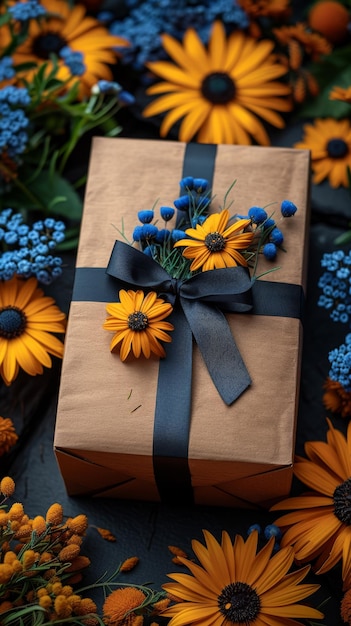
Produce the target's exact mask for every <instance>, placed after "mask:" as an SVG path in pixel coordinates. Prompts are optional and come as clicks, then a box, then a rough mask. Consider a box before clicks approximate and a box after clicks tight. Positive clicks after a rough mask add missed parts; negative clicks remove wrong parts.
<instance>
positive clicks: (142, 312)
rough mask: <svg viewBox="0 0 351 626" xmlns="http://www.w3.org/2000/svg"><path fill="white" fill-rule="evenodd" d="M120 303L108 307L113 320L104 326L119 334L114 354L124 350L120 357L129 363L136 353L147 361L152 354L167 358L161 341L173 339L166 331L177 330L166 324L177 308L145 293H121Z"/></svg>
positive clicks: (112, 345)
mask: <svg viewBox="0 0 351 626" xmlns="http://www.w3.org/2000/svg"><path fill="white" fill-rule="evenodd" d="M119 298H120V302H111V303H109V304H107V305H106V310H107V313H108V314H109V317H108V318H107V319H106V321H105V322H104V324H103V328H105V330H110V331H112V332H114V333H115V335H114V336H113V338H112V341H111V344H110V349H111V352H115V351H116V350H118V349H119V350H120V357H121V360H122V361H125V360H126V358H127V356H128V354H129V353H130V351H131V350H132V352H133V354H134V356H135V357H136V358H139V357H140V356H141V354H143V355H144V356H145V357H146V358H147V359H148V358H149V357H150V356H151V354H156V355H157V356H159V357H164V356H165V350H164V347H163V346H162V344H161V343H160V341H159V340H161V341H164V342H166V343H169V342H170V341H171V337H170V335H168V334H167V333H166V332H165V331H171V330H173V329H174V326H173V324H171V323H170V322H165V321H164V320H165V318H166V317H168V316H169V315H170V314H171V312H172V310H173V307H172V305H171V304H169V303H167V302H165V300H163V299H162V298H158V297H157V294H156V293H155V292H154V291H150V292H149V293H148V294H147V295H145V294H144V292H143V291H141V290H138V291H132V290H128V291H125V290H124V289H122V290H121V291H120V292H119Z"/></svg>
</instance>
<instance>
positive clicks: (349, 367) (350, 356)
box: [328, 333, 351, 392]
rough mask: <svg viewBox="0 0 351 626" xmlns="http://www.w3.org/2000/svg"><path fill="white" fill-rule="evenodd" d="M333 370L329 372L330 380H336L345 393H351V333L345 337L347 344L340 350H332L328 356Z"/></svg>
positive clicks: (342, 345)
mask: <svg viewBox="0 0 351 626" xmlns="http://www.w3.org/2000/svg"><path fill="white" fill-rule="evenodd" d="M328 358H329V363H330V364H331V368H330V370H329V378H330V379H331V380H334V381H336V382H338V383H340V385H342V387H343V388H344V390H345V391H347V392H350V391H351V333H349V334H347V335H346V337H345V343H343V344H341V346H339V347H338V348H334V350H331V351H330V352H329V355H328Z"/></svg>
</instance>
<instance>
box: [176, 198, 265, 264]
mask: <svg viewBox="0 0 351 626" xmlns="http://www.w3.org/2000/svg"><path fill="white" fill-rule="evenodd" d="M229 219H230V215H229V211H228V210H227V209H224V210H223V211H221V212H220V213H213V214H212V215H209V216H208V217H207V218H206V220H205V221H204V222H203V223H202V224H196V228H188V229H187V230H186V231H185V234H186V235H188V238H187V239H180V240H179V241H177V242H176V243H175V244H174V247H179V246H186V247H185V249H184V250H183V256H184V257H185V258H186V259H194V260H193V262H192V264H191V266H190V270H191V271H193V272H195V271H196V270H199V269H202V271H203V272H206V271H207V270H213V269H220V268H223V267H235V266H236V265H244V266H247V261H246V259H245V257H244V256H243V255H242V254H241V253H240V252H238V250H247V248H248V247H249V246H250V244H251V242H252V239H253V237H254V233H253V232H252V231H248V232H243V231H244V228H246V227H247V226H249V225H250V224H251V220H249V219H239V220H237V221H236V222H234V224H232V225H231V226H228V222H229Z"/></svg>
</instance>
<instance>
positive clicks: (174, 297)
mask: <svg viewBox="0 0 351 626" xmlns="http://www.w3.org/2000/svg"><path fill="white" fill-rule="evenodd" d="M106 272H107V274H109V275H110V276H112V277H114V278H116V279H118V280H119V281H121V282H123V283H126V284H127V285H129V286H130V285H133V286H134V287H138V288H144V289H146V290H148V291H151V290H152V291H156V292H157V293H158V295H160V296H161V297H164V299H167V300H168V301H169V302H170V303H171V304H172V305H173V306H174V310H173V313H172V321H173V322H174V326H175V332H174V333H173V341H172V343H171V344H169V345H168V346H167V357H166V359H163V360H162V361H161V363H160V368H161V367H167V370H166V371H167V376H170V375H172V376H173V377H174V376H175V377H176V378H177V381H178V385H179V389H180V393H181V394H184V393H185V389H184V386H181V384H180V381H183V382H184V384H185V385H186V386H188V387H189V385H190V388H191V377H192V336H194V338H195V341H196V343H197V345H198V347H199V350H200V352H201V354H202V357H203V359H204V362H205V364H206V367H207V369H208V372H209V374H210V376H211V378H212V380H213V382H214V384H215V386H216V388H217V390H218V392H219V394H220V396H221V398H222V399H223V400H224V402H225V403H226V404H227V405H230V404H232V403H233V402H234V401H235V400H236V399H237V398H238V397H239V396H240V395H241V394H242V393H243V392H244V391H245V389H247V387H248V386H249V385H250V384H251V379H250V376H249V373H248V371H247V369H246V366H245V364H244V361H243V359H242V357H241V355H240V352H239V350H238V348H237V346H236V343H235V340H234V338H233V336H232V333H231V330H230V327H229V324H228V322H227V320H226V317H225V315H224V313H223V310H224V311H228V312H239V313H243V312H245V311H249V310H251V309H252V300H251V287H252V282H251V279H250V276H249V273H248V271H247V270H246V269H245V268H243V267H229V268H224V269H217V270H212V271H207V272H202V273H201V274H195V275H194V276H191V277H190V278H188V279H186V280H177V279H174V278H172V277H171V276H170V275H169V274H168V272H167V271H166V270H165V269H164V268H163V267H161V265H159V263H157V262H156V261H154V260H153V259H151V258H150V257H148V256H146V255H145V254H144V253H143V252H141V251H139V250H137V249H136V248H133V247H132V246H130V245H129V244H126V243H124V242H121V241H116V242H115V245H114V248H113V251H112V254H111V258H110V261H109V264H108V267H107V269H106ZM163 362H168V366H165V365H163ZM189 402H190V401H189Z"/></svg>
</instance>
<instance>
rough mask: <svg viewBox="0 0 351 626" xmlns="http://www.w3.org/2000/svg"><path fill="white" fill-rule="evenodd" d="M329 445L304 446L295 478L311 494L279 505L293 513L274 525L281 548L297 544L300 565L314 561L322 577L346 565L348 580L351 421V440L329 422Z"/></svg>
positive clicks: (275, 508) (350, 564) (350, 562)
mask: <svg viewBox="0 0 351 626" xmlns="http://www.w3.org/2000/svg"><path fill="white" fill-rule="evenodd" d="M327 422H328V425H329V430H328V432H327V441H326V442H324V441H309V442H307V443H306V444H305V453H306V456H307V459H306V458H303V457H299V456H297V457H296V460H295V464H294V474H295V476H296V477H297V478H298V479H299V480H300V481H301V482H302V483H303V484H305V485H306V486H307V487H308V488H309V490H310V491H309V492H307V493H303V494H302V495H299V496H295V497H291V498H287V499H286V500H283V501H282V502H279V503H277V504H275V505H274V506H273V507H272V509H271V510H272V511H278V510H285V511H290V513H286V514H285V515H283V516H282V517H279V518H278V519H277V520H276V521H275V522H274V523H275V524H277V526H279V527H281V528H282V530H283V538H282V540H281V546H282V547H283V546H292V547H293V548H294V551H295V558H296V560H297V561H298V562H300V563H307V562H310V561H311V560H315V559H316V562H315V569H316V571H317V574H323V573H325V572H327V571H329V570H330V569H331V568H332V567H334V565H336V563H338V562H339V561H342V566H343V567H342V570H343V571H342V576H343V580H344V582H345V581H349V580H350V578H351V512H350V506H349V501H350V499H351V453H350V449H351V422H349V425H348V429H347V437H346V438H345V436H344V435H343V433H341V432H340V431H338V430H336V429H334V428H333V426H332V424H331V422H330V420H329V419H327Z"/></svg>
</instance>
